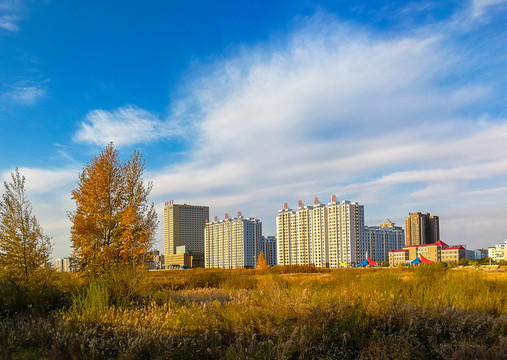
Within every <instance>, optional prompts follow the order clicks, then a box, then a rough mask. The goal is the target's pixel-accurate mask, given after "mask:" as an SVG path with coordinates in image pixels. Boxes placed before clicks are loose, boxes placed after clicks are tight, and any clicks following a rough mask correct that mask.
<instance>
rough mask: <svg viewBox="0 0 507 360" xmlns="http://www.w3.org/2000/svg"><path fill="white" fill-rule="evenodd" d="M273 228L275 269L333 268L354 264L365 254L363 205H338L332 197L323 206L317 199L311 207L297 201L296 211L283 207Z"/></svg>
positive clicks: (341, 203)
mask: <svg viewBox="0 0 507 360" xmlns="http://www.w3.org/2000/svg"><path fill="white" fill-rule="evenodd" d="M276 224H277V225H276V228H277V259H278V265H304V264H313V265H315V266H317V267H331V268H337V267H340V266H341V264H347V265H350V264H356V263H357V262H358V261H361V260H359V259H361V258H362V257H363V256H364V254H365V252H366V251H363V250H362V247H363V243H364V241H365V237H364V207H363V205H359V204H358V203H356V202H350V201H342V202H339V201H337V200H336V196H335V195H333V197H332V199H331V202H330V203H329V204H328V205H327V206H326V205H324V204H321V203H320V202H319V200H318V198H315V200H314V204H313V206H306V205H303V203H302V201H299V202H298V210H297V211H293V210H292V209H290V208H288V206H287V203H285V204H284V208H283V209H281V210H279V211H278V216H277V219H276Z"/></svg>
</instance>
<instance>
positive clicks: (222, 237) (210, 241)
mask: <svg viewBox="0 0 507 360" xmlns="http://www.w3.org/2000/svg"><path fill="white" fill-rule="evenodd" d="M204 238H205V249H206V250H205V266H206V268H221V269H237V268H255V265H256V261H257V256H258V255H257V254H258V253H259V252H260V251H261V249H260V248H259V249H257V244H259V245H258V246H259V247H260V244H261V239H262V223H261V222H260V220H258V219H253V218H245V217H243V216H242V215H241V213H238V217H235V218H229V215H228V214H226V215H225V219H224V220H218V219H217V217H215V221H214V222H207V223H206V226H205V232H204Z"/></svg>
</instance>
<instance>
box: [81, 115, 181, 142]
mask: <svg viewBox="0 0 507 360" xmlns="http://www.w3.org/2000/svg"><path fill="white" fill-rule="evenodd" d="M182 134H183V131H182V130H181V129H180V127H179V126H178V125H177V122H175V121H161V120H160V119H159V118H158V117H157V116H156V115H154V114H152V113H150V112H149V111H146V110H143V109H140V108H137V107H134V106H125V107H121V108H118V109H116V110H113V111H105V110H93V111H90V112H89V113H88V114H87V115H86V121H83V122H82V123H81V126H80V128H79V130H78V131H77V132H76V134H75V136H74V140H75V141H77V142H83V143H89V144H94V145H99V146H104V145H105V144H107V143H109V142H110V141H113V142H114V143H115V144H116V145H132V144H139V143H145V142H152V141H156V140H160V139H166V138H168V137H172V136H178V135H182Z"/></svg>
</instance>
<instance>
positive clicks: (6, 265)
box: [0, 168, 51, 284]
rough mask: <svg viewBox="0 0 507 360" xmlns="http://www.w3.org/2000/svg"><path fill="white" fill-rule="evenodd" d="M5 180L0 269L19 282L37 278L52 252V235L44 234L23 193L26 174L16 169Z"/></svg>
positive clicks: (0, 217)
mask: <svg viewBox="0 0 507 360" xmlns="http://www.w3.org/2000/svg"><path fill="white" fill-rule="evenodd" d="M11 178H12V181H11V182H9V183H8V182H7V181H5V182H4V187H5V193H4V194H3V195H2V199H1V200H0V272H3V273H4V274H6V275H7V276H9V277H11V278H13V279H14V280H15V281H19V282H21V283H25V284H27V283H30V282H32V281H34V280H37V278H38V276H37V275H38V274H40V273H42V271H43V270H44V268H45V266H46V263H47V261H48V260H49V256H50V254H51V237H49V236H46V235H44V233H43V231H42V227H41V226H40V225H39V222H38V221H37V218H36V217H35V215H33V212H32V205H31V204H30V201H28V199H27V198H26V194H25V177H24V176H22V175H20V173H19V169H18V168H16V170H15V171H14V173H11Z"/></svg>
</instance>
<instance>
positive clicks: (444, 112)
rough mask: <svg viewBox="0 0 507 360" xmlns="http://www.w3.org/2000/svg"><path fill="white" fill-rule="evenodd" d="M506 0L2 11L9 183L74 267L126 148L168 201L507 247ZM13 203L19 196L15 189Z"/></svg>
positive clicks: (0, 2) (268, 218)
mask: <svg viewBox="0 0 507 360" xmlns="http://www.w3.org/2000/svg"><path fill="white" fill-rule="evenodd" d="M506 18H507V1H506V0H474V1H448V2H439V1H412V2H410V3H408V4H407V3H406V2H404V1H401V0H394V1H382V2H371V1H358V2H353V3H351V2H349V1H341V0H339V1H331V0H329V1H305V2H293V1H280V2H276V4H273V3H271V2H267V1H257V2H244V3H242V2H235V1H226V0H224V1H220V2H214V3H208V2H202V1H188V2H184V3H178V4H174V3H166V2H164V1H159V0H155V1H153V2H150V3H149V4H145V3H143V2H139V1H128V2H125V3H123V4H122V6H121V7H118V6H116V5H115V4H113V3H109V2H108V3H104V2H100V1H87V2H85V3H72V4H70V3H66V2H54V1H51V0H50V1H44V2H29V1H22V0H0V52H1V53H2V54H3V56H2V58H1V59H0V79H1V80H2V81H1V82H0V178H1V179H2V180H6V181H8V180H9V179H10V173H11V172H12V171H13V170H14V168H15V167H16V166H18V167H19V168H20V171H21V173H22V174H23V175H25V176H26V188H27V196H28V198H29V200H30V201H31V202H32V205H33V208H34V213H35V215H36V216H37V218H38V219H39V222H40V223H41V225H42V227H43V228H44V231H45V233H46V234H47V235H49V236H52V237H53V242H54V244H55V246H54V251H53V258H63V257H65V256H68V254H69V253H70V251H71V250H70V241H69V233H70V227H71V224H70V221H69V220H68V218H67V212H68V211H72V210H74V209H75V204H74V203H73V202H72V200H71V195H70V194H71V191H72V190H73V189H75V188H76V185H77V181H78V174H79V172H81V171H82V169H83V167H84V166H85V164H86V163H87V162H88V161H90V159H91V158H92V157H93V156H95V155H97V154H98V153H99V152H100V151H101V150H102V149H104V148H105V146H106V145H107V144H108V143H109V141H113V142H114V143H115V145H117V147H118V149H119V151H120V156H121V158H122V159H125V158H127V157H128V156H130V154H132V152H133V150H134V149H138V150H139V151H140V152H141V153H142V154H143V156H144V158H145V160H146V166H147V168H146V172H145V180H146V181H153V184H154V187H153V191H152V194H151V197H150V200H151V201H153V202H154V203H155V205H156V209H157V213H158V219H159V221H160V225H159V228H158V232H157V243H156V246H155V247H156V248H157V249H162V248H163V208H164V202H165V201H167V200H169V199H174V200H175V201H176V202H178V203H188V204H208V205H209V206H210V214H224V213H226V212H231V213H234V212H236V211H243V212H244V213H245V214H249V215H251V216H253V217H256V218H258V219H261V220H262V221H263V228H264V232H265V234H267V235H274V234H275V218H276V213H277V210H278V209H280V208H281V207H282V205H283V203H284V202H287V201H288V202H289V204H290V205H291V206H292V207H296V205H297V199H303V202H307V203H308V204H311V201H312V199H313V198H314V197H315V196H317V197H319V198H321V199H326V200H325V201H326V202H327V200H328V198H329V196H330V194H333V193H334V194H336V195H337V196H338V198H339V199H340V200H344V199H351V200H352V199H353V200H354V201H357V202H359V203H361V204H363V205H364V207H365V223H366V224H368V225H373V224H380V223H381V222H382V221H383V220H384V219H385V218H386V217H388V218H389V219H391V220H392V221H393V222H395V223H397V224H403V222H404V219H405V217H406V216H407V214H408V213H410V212H415V211H417V212H423V213H426V212H430V213H435V214H438V216H439V217H440V222H441V223H440V237H441V238H442V241H445V242H446V243H449V244H466V245H467V246H468V248H469V249H471V248H486V247H488V246H492V245H494V244H498V243H502V242H503V241H504V239H505V238H507V233H506V232H505V220H504V215H503V214H505V213H506V212H507V204H506V203H505V201H502V199H504V198H505V196H506V195H507V186H506V185H505V176H506V175H507V160H506V159H507V148H506V146H505V143H506V142H507V105H506V103H505V100H504V94H505V93H506V90H507V76H506V75H507V66H506V65H507V58H506V57H505V55H504V54H505V53H507V44H506V43H505V36H506V31H507V28H506V27H505V25H504V24H505V20H506ZM2 193H3V190H2Z"/></svg>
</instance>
